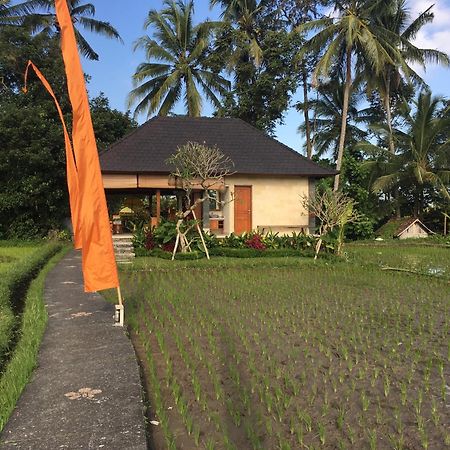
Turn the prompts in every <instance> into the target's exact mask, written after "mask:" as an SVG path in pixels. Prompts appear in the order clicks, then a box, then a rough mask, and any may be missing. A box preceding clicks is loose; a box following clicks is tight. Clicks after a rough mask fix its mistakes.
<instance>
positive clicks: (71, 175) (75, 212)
mask: <svg viewBox="0 0 450 450" xmlns="http://www.w3.org/2000/svg"><path fill="white" fill-rule="evenodd" d="M30 67H31V68H32V69H33V70H34V72H35V73H36V75H37V77H38V78H39V79H40V80H41V82H42V84H43V85H44V87H45V88H46V89H47V91H48V93H49V94H50V96H51V97H52V98H53V101H54V102H55V105H56V109H57V111H58V114H59V118H60V119H61V123H62V126H63V131H64V142H65V145H66V172H67V187H68V191H69V202H70V215H71V217H72V228H73V235H74V246H75V248H76V249H80V248H81V246H82V241H81V229H80V219H79V210H80V207H79V189H78V174H77V167H76V164H75V159H74V154H73V148H72V143H71V142H70V136H69V132H68V131H67V127H66V123H65V121H64V115H63V113H62V110H61V106H60V105H59V102H58V100H57V98H56V95H55V93H54V92H53V89H52V87H51V86H50V83H49V82H48V81H47V80H46V78H45V77H44V75H42V73H41V71H40V70H39V69H38V68H37V67H36V66H35V65H34V64H33V63H32V62H31V61H28V64H27V68H26V70H25V86H24V88H23V92H25V93H26V92H27V81H28V70H29V69H30Z"/></svg>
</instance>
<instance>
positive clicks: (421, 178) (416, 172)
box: [359, 91, 450, 216]
mask: <svg viewBox="0 0 450 450" xmlns="http://www.w3.org/2000/svg"><path fill="white" fill-rule="evenodd" d="M441 103H442V98H440V97H433V96H432V94H431V92H427V91H422V92H421V93H419V96H418V99H417V101H416V102H415V103H414V106H415V107H414V109H413V108H411V107H410V106H409V105H404V111H403V119H404V122H405V126H404V129H395V130H394V134H393V137H394V140H395V143H396V148H397V153H395V154H392V153H391V152H390V151H388V150H386V149H384V148H382V147H378V146H375V145H373V144H371V143H368V142H365V143H361V144H360V145H359V148H361V149H362V150H364V151H366V152H368V153H369V154H371V155H372V161H370V162H367V163H366V166H367V167H369V168H370V169H371V170H372V173H373V177H374V181H373V184H372V189H373V190H374V191H375V192H379V191H384V192H391V191H392V189H393V188H395V189H397V190H398V191H399V193H400V195H401V196H402V198H403V201H404V204H409V205H411V206H412V208H411V206H410V207H409V208H411V209H412V211H411V209H409V208H408V209H409V210H410V211H411V212H413V214H414V215H416V216H420V215H421V214H422V212H423V210H424V208H425V207H426V201H427V197H426V194H427V189H432V190H434V191H435V192H437V193H438V194H439V196H440V197H441V200H442V199H443V200H444V201H445V202H448V201H449V200H450V191H449V187H448V186H449V183H450V171H449V170H448V167H449V155H450V151H449V150H450V140H449V138H448V132H449V130H450V113H449V111H448V109H443V110H442V109H440V105H441ZM376 130H377V132H378V133H380V134H381V135H385V134H386V133H387V127H386V126H383V125H379V126H377V127H376ZM411 199H412V201H411ZM404 214H405V213H404Z"/></svg>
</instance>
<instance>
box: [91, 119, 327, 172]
mask: <svg viewBox="0 0 450 450" xmlns="http://www.w3.org/2000/svg"><path fill="white" fill-rule="evenodd" d="M188 141H192V142H200V143H206V144H207V145H209V146H213V145H217V147H219V149H220V150H221V151H222V152H223V153H224V154H225V155H227V156H228V157H229V158H230V159H231V160H232V161H233V162H234V165H235V171H236V173H239V174H255V175H256V174H266V175H307V176H313V177H326V176H332V175H334V174H335V173H336V172H335V171H333V170H330V169H325V168H323V167H321V166H319V165H318V164H316V163H314V162H312V161H310V160H308V159H307V158H305V157H304V156H302V155H300V154H299V153H297V152H296V151H294V150H292V149H291V148H289V147H287V146H286V145H284V144H281V143H280V142H278V141H277V140H275V139H272V138H270V137H268V136H267V135H265V134H264V133H262V132H261V131H259V130H257V129H256V128H254V127H252V126H251V125H248V124H247V123H246V122H244V121H242V120H240V119H229V118H206V117H201V118H190V117H155V118H153V119H151V120H149V121H148V122H146V123H144V124H143V125H141V126H140V127H139V128H137V129H136V130H134V131H133V132H131V133H130V134H128V135H127V136H125V137H124V138H122V139H121V140H120V141H118V142H116V143H115V144H113V145H112V146H111V147H109V148H108V149H107V150H106V151H104V152H103V153H102V154H101V155H100V165H101V168H102V172H105V173H121V172H122V173H161V172H162V173H168V172H170V171H171V168H170V167H169V166H168V165H167V164H166V160H167V158H169V156H171V155H173V154H174V153H175V151H176V149H177V147H178V146H180V145H183V144H185V143H186V142H188Z"/></svg>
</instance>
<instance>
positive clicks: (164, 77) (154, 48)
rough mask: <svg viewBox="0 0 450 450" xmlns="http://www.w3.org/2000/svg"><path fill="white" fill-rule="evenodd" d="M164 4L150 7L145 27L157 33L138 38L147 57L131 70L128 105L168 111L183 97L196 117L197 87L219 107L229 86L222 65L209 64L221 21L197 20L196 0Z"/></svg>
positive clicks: (199, 108) (198, 110) (160, 112)
mask: <svg viewBox="0 0 450 450" xmlns="http://www.w3.org/2000/svg"><path fill="white" fill-rule="evenodd" d="M163 4H164V9H163V10H161V11H156V10H151V11H150V12H149V14H148V17H147V20H146V21H145V28H149V27H152V29H153V37H154V39H153V38H151V37H149V36H143V37H141V38H140V39H139V40H138V41H137V42H136V45H135V49H138V48H141V49H143V50H144V51H145V54H146V58H147V61H146V62H143V63H141V64H140V65H139V66H138V67H137V69H136V71H135V73H134V75H133V83H134V85H135V88H134V89H133V90H132V91H131V92H130V94H129V97H128V99H129V105H130V106H131V105H133V104H136V103H137V106H136V108H135V115H137V114H139V113H142V112H147V115H148V116H150V115H152V114H153V113H156V112H157V114H158V115H160V116H166V115H167V114H169V113H170V112H171V111H172V109H173V108H174V106H175V104H176V103H177V102H178V100H180V99H181V98H182V99H183V101H184V105H185V108H186V112H187V114H188V115H189V116H194V117H197V116H200V114H201V111H202V98H201V96H200V93H199V90H198V87H200V88H201V90H202V91H203V92H204V94H205V96H206V97H207V98H208V100H209V101H210V102H211V103H212V104H213V105H214V106H215V107H216V108H218V107H220V100H219V98H218V95H219V96H221V95H224V94H225V92H226V91H227V89H228V87H229V82H228V80H226V79H225V78H223V77H222V76H221V75H220V73H219V72H220V71H219V72H218V71H213V70H210V69H209V68H208V67H207V64H208V54H209V53H208V49H209V44H210V40H211V35H212V32H213V30H214V29H215V28H216V26H217V24H216V23H214V22H210V21H206V22H202V23H200V24H198V25H196V26H193V24H192V14H193V9H194V4H193V1H192V0H189V1H186V2H183V1H177V2H175V1H174V0H164V3H163Z"/></svg>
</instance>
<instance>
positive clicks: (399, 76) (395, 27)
mask: <svg viewBox="0 0 450 450" xmlns="http://www.w3.org/2000/svg"><path fill="white" fill-rule="evenodd" d="M432 8H433V6H430V7H429V8H428V9H426V10H425V11H424V12H422V13H421V14H419V16H418V17H417V18H416V19H415V20H413V21H412V22H411V21H410V19H411V14H410V11H409V10H408V8H407V6H406V0H394V1H390V2H389V5H388V7H386V8H384V10H383V11H384V12H383V14H381V15H379V16H378V18H377V20H378V22H379V24H380V25H381V26H382V27H383V28H385V29H386V30H388V31H389V33H390V37H391V39H395V38H397V40H396V42H397V43H396V48H397V49H398V50H399V54H398V56H399V58H398V60H397V64H396V65H393V64H385V66H384V67H383V70H382V71H381V72H380V73H379V74H378V75H375V74H373V73H372V74H371V73H368V74H367V78H368V79H369V83H368V90H369V91H370V90H371V88H372V87H373V86H376V87H377V89H378V92H379V94H380V97H381V100H382V103H383V107H384V110H385V114H386V123H387V126H388V130H389V134H388V144H389V150H390V151H391V153H395V146H394V139H393V129H392V122H393V118H392V102H393V100H396V101H397V102H398V101H399V100H401V98H400V97H401V92H402V86H405V85H407V84H409V83H412V84H414V85H415V86H416V87H426V83H425V81H424V80H423V79H422V78H421V77H420V76H419V75H418V74H417V73H416V72H415V71H414V70H413V68H412V67H411V64H414V65H421V66H422V67H423V68H424V69H425V68H426V64H427V63H429V62H431V63H438V64H443V65H445V66H448V65H449V63H450V59H449V57H448V55H446V54H445V53H443V52H441V51H439V50H433V49H422V48H418V47H416V46H415V45H414V44H413V43H412V41H414V39H415V38H416V36H417V33H418V32H419V31H420V30H421V29H422V27H423V26H424V25H426V24H429V23H431V22H432V21H433V19H434V14H433V12H432ZM409 22H410V23H409ZM408 23H409V24H408ZM395 97H396V98H395Z"/></svg>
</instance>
